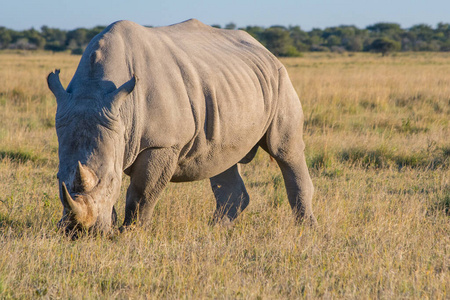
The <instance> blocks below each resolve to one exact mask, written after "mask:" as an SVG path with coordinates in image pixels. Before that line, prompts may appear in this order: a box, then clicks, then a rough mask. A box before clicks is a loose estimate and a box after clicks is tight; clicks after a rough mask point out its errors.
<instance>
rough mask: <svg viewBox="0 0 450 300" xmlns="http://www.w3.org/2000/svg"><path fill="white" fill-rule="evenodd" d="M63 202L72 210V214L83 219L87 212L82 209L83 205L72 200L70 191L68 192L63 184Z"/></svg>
mask: <svg viewBox="0 0 450 300" xmlns="http://www.w3.org/2000/svg"><path fill="white" fill-rule="evenodd" d="M62 198H63V199H62V200H63V202H64V206H66V207H67V208H69V209H70V211H71V212H72V214H74V215H75V216H77V217H78V218H79V219H83V218H84V216H85V214H86V211H85V210H84V209H83V207H81V204H80V203H78V202H77V201H75V200H73V199H72V196H70V193H69V191H68V190H67V187H66V184H65V183H64V182H63V183H62Z"/></svg>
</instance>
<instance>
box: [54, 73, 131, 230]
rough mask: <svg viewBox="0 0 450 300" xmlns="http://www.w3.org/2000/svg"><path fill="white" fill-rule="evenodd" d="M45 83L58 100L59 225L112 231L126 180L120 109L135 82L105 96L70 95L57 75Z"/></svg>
mask: <svg viewBox="0 0 450 300" xmlns="http://www.w3.org/2000/svg"><path fill="white" fill-rule="evenodd" d="M47 83H48V86H49V88H50V90H51V91H52V92H53V94H54V95H55V96H56V100H57V111H56V118H55V119H56V122H55V124H56V133H57V136H58V144H59V150H58V155H59V171H58V180H59V189H60V199H61V202H62V204H63V206H64V210H63V217H62V219H61V221H60V223H59V225H60V226H62V227H64V228H65V229H66V231H72V230H73V229H89V228H95V229H98V230H100V231H108V230H109V229H110V227H111V224H112V222H113V221H114V220H113V219H114V218H115V212H114V202H115V200H116V199H117V197H118V195H119V193H120V183H121V179H122V167H123V155H124V126H123V124H122V123H121V120H120V116H119V108H120V106H121V104H122V102H123V101H124V99H125V98H126V97H127V95H129V94H130V93H131V92H132V91H133V89H134V87H135V84H136V79H135V77H133V78H132V79H131V80H130V81H128V82H126V83H125V84H123V85H122V86H121V87H119V88H115V87H114V89H113V90H112V91H107V92H101V91H99V89H95V88H81V89H78V90H77V91H76V92H72V91H71V92H68V91H66V90H65V89H64V88H63V86H62V85H61V82H60V80H59V70H56V72H52V73H50V74H49V76H48V78H47ZM100 90H101V89H100Z"/></svg>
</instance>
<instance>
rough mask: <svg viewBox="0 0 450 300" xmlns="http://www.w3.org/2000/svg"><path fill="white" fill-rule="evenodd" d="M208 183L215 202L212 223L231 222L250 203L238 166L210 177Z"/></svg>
mask: <svg viewBox="0 0 450 300" xmlns="http://www.w3.org/2000/svg"><path fill="white" fill-rule="evenodd" d="M210 183H211V187H212V190H213V192H214V197H215V198H216V201H217V206H216V211H215V212H214V216H213V223H216V222H218V221H220V220H222V219H224V221H233V220H234V219H235V218H236V217H237V216H238V214H239V213H240V212H241V211H243V210H244V209H245V208H246V207H247V205H248V203H249V201H250V197H249V196H248V193H247V190H246V189H245V185H244V181H242V178H241V175H240V174H239V170H238V165H237V164H235V165H234V166H232V167H231V168H229V169H228V170H226V171H225V172H223V173H220V174H219V175H216V176H214V177H211V178H210Z"/></svg>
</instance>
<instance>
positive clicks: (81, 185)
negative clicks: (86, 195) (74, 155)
mask: <svg viewBox="0 0 450 300" xmlns="http://www.w3.org/2000/svg"><path fill="white" fill-rule="evenodd" d="M97 182H98V178H97V176H96V175H95V174H94V172H93V171H92V170H91V169H90V168H89V167H87V166H83V165H82V164H81V163H80V162H78V166H77V170H76V173H75V182H74V186H75V188H76V189H77V191H78V192H89V191H91V190H92V189H93V188H94V187H95V185H96V184H97Z"/></svg>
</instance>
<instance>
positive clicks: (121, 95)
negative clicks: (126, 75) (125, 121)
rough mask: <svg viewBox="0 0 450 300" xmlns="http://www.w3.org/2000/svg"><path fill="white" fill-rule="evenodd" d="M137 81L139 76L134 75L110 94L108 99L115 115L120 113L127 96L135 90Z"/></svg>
mask: <svg viewBox="0 0 450 300" xmlns="http://www.w3.org/2000/svg"><path fill="white" fill-rule="evenodd" d="M137 81H138V79H137V76H136V75H133V78H131V79H130V80H129V81H127V82H125V83H124V84H122V86H120V87H119V88H117V89H116V90H115V91H113V92H111V93H109V94H108V97H107V99H108V101H110V103H111V112H112V113H113V115H118V114H119V109H120V106H121V105H122V103H123V101H124V100H125V98H126V97H127V96H128V95H129V94H130V93H131V92H132V91H133V90H134V87H135V86H136V82H137Z"/></svg>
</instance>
